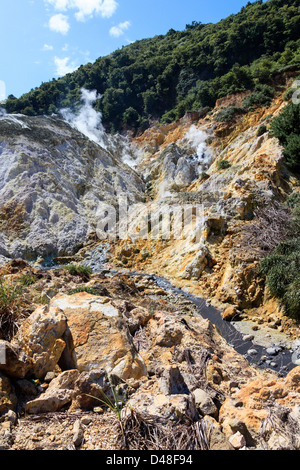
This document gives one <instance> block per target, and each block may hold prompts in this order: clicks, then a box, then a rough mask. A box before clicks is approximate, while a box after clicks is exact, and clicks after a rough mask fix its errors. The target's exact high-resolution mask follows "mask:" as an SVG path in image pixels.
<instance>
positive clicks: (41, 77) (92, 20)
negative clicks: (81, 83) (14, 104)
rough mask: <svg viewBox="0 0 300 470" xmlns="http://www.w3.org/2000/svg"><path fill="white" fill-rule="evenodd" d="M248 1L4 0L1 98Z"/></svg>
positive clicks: (217, 16) (216, 18)
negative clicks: (133, 42)
mask: <svg viewBox="0 0 300 470" xmlns="http://www.w3.org/2000/svg"><path fill="white" fill-rule="evenodd" d="M247 2H248V0H227V1H225V0H209V1H207V0H151V1H149V0H1V14H0V100H1V99H3V98H4V97H5V96H7V95H9V94H13V95H15V96H17V97H19V96H20V95H21V94H23V93H26V92H27V91H29V90H31V89H32V88H35V87H37V86H39V85H40V84H41V83H42V82H46V81H48V80H51V79H52V78H53V77H55V78H57V77H59V76H62V75H64V74H65V73H67V72H71V71H73V70H75V69H76V68H77V67H78V66H80V65H82V64H86V63H87V62H94V61H95V60H96V59H97V58H98V57H100V56H105V55H107V54H109V53H111V52H113V51H114V50H116V49H118V48H120V47H122V46H124V45H126V44H129V43H130V42H132V41H135V40H138V39H143V38H148V37H152V36H155V35H157V34H165V33H167V32H168V30H169V29H170V28H173V29H177V30H182V29H184V28H185V26H186V24H188V23H191V22H192V21H201V22H202V23H210V22H212V23H215V22H217V21H219V20H220V19H222V18H225V17H226V16H228V15H230V14H232V13H237V12H238V11H239V10H240V9H241V7H242V6H244V5H246V3H247Z"/></svg>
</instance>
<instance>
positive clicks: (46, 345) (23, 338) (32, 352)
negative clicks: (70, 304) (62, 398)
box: [12, 305, 67, 378]
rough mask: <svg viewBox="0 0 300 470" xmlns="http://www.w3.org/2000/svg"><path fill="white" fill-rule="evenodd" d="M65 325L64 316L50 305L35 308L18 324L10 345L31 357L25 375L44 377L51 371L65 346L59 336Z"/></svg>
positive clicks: (61, 334) (63, 331)
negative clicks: (17, 329)
mask: <svg viewBox="0 0 300 470" xmlns="http://www.w3.org/2000/svg"><path fill="white" fill-rule="evenodd" d="M66 328H67V320H66V317H65V315H64V314H63V312H62V311H61V310H60V309H58V308H56V307H55V306H53V305H50V306H45V307H38V308H37V309H36V310H35V311H34V312H33V313H32V314H31V315H30V316H29V317H28V318H27V319H26V320H25V321H24V322H23V323H22V324H21V326H20V328H19V331H18V333H17V335H16V336H15V337H14V338H13V339H12V345H13V346H14V347H16V348H20V349H21V350H22V351H24V352H25V353H26V355H27V356H28V357H29V358H30V359H31V362H32V364H31V366H29V367H27V373H26V375H32V376H34V377H36V378H43V377H45V375H46V374H47V372H49V371H52V370H54V368H55V366H56V365H57V363H58V361H59V359H60V357H61V355H62V352H63V350H64V349H65V346H66V343H65V341H64V340H63V339H62V337H63V335H64V333H65V331H66Z"/></svg>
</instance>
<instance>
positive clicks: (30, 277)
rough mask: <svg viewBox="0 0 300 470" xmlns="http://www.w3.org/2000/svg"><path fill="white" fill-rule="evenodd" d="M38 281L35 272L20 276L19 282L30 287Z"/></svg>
mask: <svg viewBox="0 0 300 470" xmlns="http://www.w3.org/2000/svg"><path fill="white" fill-rule="evenodd" d="M36 281H37V277H36V276H35V275H34V274H24V275H23V276H22V277H21V278H20V280H19V283H20V284H21V286H24V287H29V286H32V285H33V284H35V283H36Z"/></svg>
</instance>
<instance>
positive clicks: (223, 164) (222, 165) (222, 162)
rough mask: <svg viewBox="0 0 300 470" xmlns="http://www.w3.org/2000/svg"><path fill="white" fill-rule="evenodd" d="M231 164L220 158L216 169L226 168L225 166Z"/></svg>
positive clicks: (227, 166)
mask: <svg viewBox="0 0 300 470" xmlns="http://www.w3.org/2000/svg"><path fill="white" fill-rule="evenodd" d="M230 166H231V165H230V163H229V162H228V161H227V160H220V161H219V162H218V163H217V167H218V170H226V168H229V167H230Z"/></svg>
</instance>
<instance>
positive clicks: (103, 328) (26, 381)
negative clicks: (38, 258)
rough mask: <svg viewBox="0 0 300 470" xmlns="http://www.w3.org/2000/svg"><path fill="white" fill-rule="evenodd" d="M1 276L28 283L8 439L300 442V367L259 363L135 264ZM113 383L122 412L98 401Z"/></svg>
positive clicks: (27, 269)
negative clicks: (281, 369)
mask: <svg viewBox="0 0 300 470" xmlns="http://www.w3.org/2000/svg"><path fill="white" fill-rule="evenodd" d="M2 275H4V279H5V282H6V283H8V282H10V283H13V284H16V283H18V282H21V280H23V289H22V295H21V298H20V302H21V303H20V304H19V305H18V308H19V310H18V311H20V308H21V311H22V318H21V319H20V318H19V320H18V329H16V330H14V333H13V334H12V336H11V337H6V338H4V337H3V338H2V340H1V341H0V345H1V347H2V348H3V347H5V350H6V363H5V364H0V384H1V387H0V390H1V394H0V412H1V423H0V424H1V428H0V429H1V431H0V436H1V438H0V446H1V449H13V450H18V449H36V450H39V449H53V450H54V449H82V450H85V449H120V448H124V447H126V446H127V448H131V449H133V448H135V446H136V445H137V443H138V442H139V444H138V445H139V446H140V447H141V448H149V449H151V448H153V439H152V438H151V436H152V437H153V436H154V434H155V432H156V433H158V435H159V436H160V440H159V442H156V445H157V447H156V448H161V449H164V448H168V447H169V448H170V449H171V448H174V449H176V448H177V449H178V448H188V449H191V448H196V449H197V448H198V449H205V448H210V449H218V450H220V449H222V450H225V449H228V450H234V449H241V448H246V449H247V448H248V449H299V447H300V428H299V422H300V420H299V418H300V415H299V413H300V367H295V368H294V369H293V370H291V372H289V373H288V374H287V375H286V376H285V377H282V376H280V375H278V374H277V373H276V372H274V371H271V370H269V369H265V370H260V369H259V368H258V367H257V366H255V367H254V366H251V365H250V364H249V362H248V361H247V360H246V359H245V358H244V357H243V356H241V355H240V354H238V353H237V352H236V351H235V350H234V349H233V348H232V347H230V346H229V345H228V344H227V342H226V341H225V340H224V338H223V337H222V336H221V335H220V333H219V332H218V329H217V328H216V327H214V325H213V324H212V323H210V322H209V321H208V320H204V319H203V318H201V316H199V315H198V312H197V311H196V309H195V306H194V305H193V303H192V302H188V301H187V300H186V299H184V298H180V297H179V298H178V296H177V297H176V296H173V297H172V296H171V295H170V294H169V293H168V292H166V291H164V290H163V289H162V288H159V287H157V286H156V285H155V284H154V283H153V282H152V281H151V279H148V278H147V279H145V278H143V277H136V276H132V275H130V273H128V274H120V273H118V274H117V275H114V274H112V273H110V272H103V273H101V274H93V275H91V276H90V275H87V274H82V273H81V274H78V273H77V274H76V273H75V274H70V273H69V272H68V271H67V270H66V269H65V268H60V269H54V270H47V271H43V270H38V271H37V270H34V269H33V268H32V267H31V266H29V265H27V264H26V263H24V262H22V261H14V262H11V263H10V264H9V265H7V266H5V267H4V268H2ZM24 276H26V277H25V278H24ZM86 276H87V277H86ZM29 277H32V278H33V279H31V282H27V284H29V285H26V286H24V279H26V280H27V281H28V279H29ZM10 285H12V284H10ZM74 289H75V293H74ZM76 291H77V292H76ZM50 293H51V295H52V297H51V300H50V295H49V294H50ZM42 295H45V296H46V298H48V300H46V298H45V300H44V305H41V300H40V298H41V296H42ZM109 377H110V379H109ZM116 390H117V391H118V395H119V400H120V402H122V404H123V405H124V408H123V411H122V414H121V415H119V418H120V419H119V418H118V412H117V410H116V409H115V410H114V411H112V410H111V409H110V408H109V407H107V406H105V404H103V402H102V401H101V400H103V397H106V398H105V399H107V398H110V400H111V401H112V402H114V399H113V395H112V393H113V391H116ZM141 422H142V423H143V426H142V425H141ZM120 423H121V425H122V426H123V430H125V440H124V435H122V432H121V429H122V428H120ZM137 423H138V424H137ZM145 428H146V429H148V431H149V430H150V431H149V433H150V434H149V433H148V434H147V433H146V434H145ZM171 428H172V433H171V432H170V429H171ZM195 429H198V430H199V429H200V430H201V436H202V438H201V439H200V438H196V437H193V438H192V437H191V436H197V435H198V436H199V433H198V434H197V433H195ZM151 433H152V434H151ZM149 435H150V438H149ZM147 436H148V437H147ZM166 436H168V440H167V441H166ZM170 436H175V437H174V439H173V438H172V439H173V440H172V442H171V441H170V439H171V437H170ZM166 443H167V444H166ZM166 445H167V446H168V447H165V446H166ZM171 446H172V447H171Z"/></svg>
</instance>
